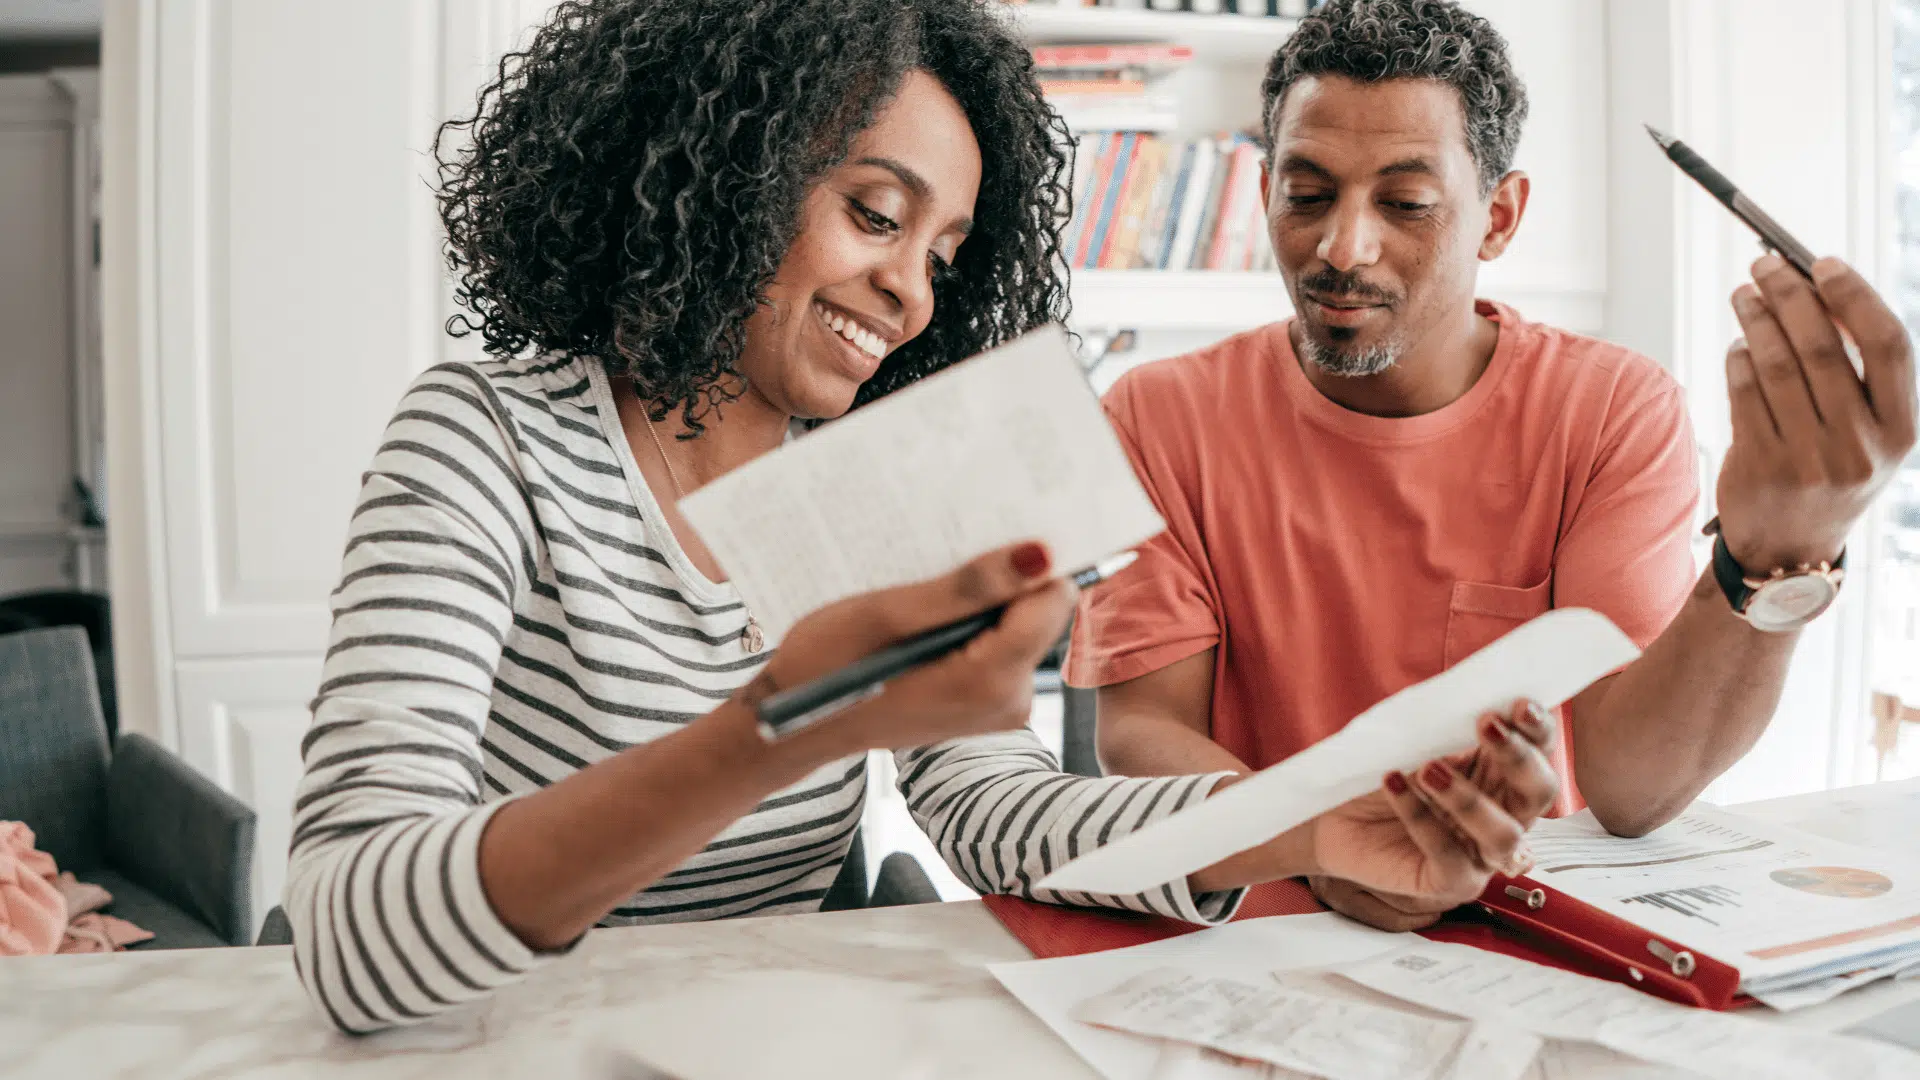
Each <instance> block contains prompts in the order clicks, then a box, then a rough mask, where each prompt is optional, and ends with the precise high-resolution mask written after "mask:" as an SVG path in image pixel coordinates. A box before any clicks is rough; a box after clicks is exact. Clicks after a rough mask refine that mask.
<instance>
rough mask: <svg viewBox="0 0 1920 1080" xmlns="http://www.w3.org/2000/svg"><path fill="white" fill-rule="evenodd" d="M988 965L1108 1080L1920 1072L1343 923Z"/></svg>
mask: <svg viewBox="0 0 1920 1080" xmlns="http://www.w3.org/2000/svg"><path fill="white" fill-rule="evenodd" d="M991 970H992V971H993V974H994V975H995V977H997V978H998V979H999V980H1000V982H1001V983H1002V985H1004V986H1006V988H1007V989H1008V990H1009V991H1010V992H1012V993H1013V995H1014V996H1015V997H1017V998H1018V999H1019V1000H1020V1002H1021V1003H1022V1004H1023V1005H1025V1006H1026V1007H1027V1008H1028V1009H1029V1010H1031V1011H1032V1012H1033V1013H1034V1015H1035V1016H1037V1017H1039V1018H1040V1020H1041V1021H1042V1022H1044V1023H1046V1024H1047V1025H1048V1026H1049V1027H1051V1028H1052V1029H1053V1030H1054V1031H1055V1032H1057V1033H1058V1034H1059V1035H1060V1036H1061V1037H1062V1038H1063V1039H1065V1040H1066V1041H1067V1043H1068V1044H1069V1045H1071V1046H1072V1047H1073V1048H1074V1049H1075V1050H1076V1051H1078V1052H1079V1053H1080V1055H1081V1056H1082V1057H1083V1058H1085V1060H1086V1061H1087V1063H1088V1064H1089V1065H1091V1066H1093V1067H1094V1069H1096V1070H1097V1071H1098V1072H1099V1073H1100V1074H1101V1075H1102V1076H1104V1077H1106V1078H1107V1080H1274V1078H1276V1077H1288V1078H1291V1077H1297V1076H1300V1075H1302V1074H1303V1073H1304V1074H1306V1075H1313V1076H1320V1077H1325V1078H1330V1080H1406V1078H1416V1080H1565V1078H1575V1077H1588V1076H1605V1077H1609V1078H1622V1080H1684V1078H1688V1077H1692V1078H1698V1077H1703V1076H1704V1077H1711V1078H1715V1080H1821V1078H1826V1080H1896V1078H1908V1077H1914V1076H1920V1055H1916V1054H1914V1053H1913V1052H1911V1051H1908V1050H1903V1049H1900V1048H1898V1047H1895V1046H1891V1045H1887V1044H1885V1043H1881V1042H1876V1041H1873V1040H1869V1039H1864V1038H1858V1037H1852V1036H1847V1035H1841V1034H1834V1033H1832V1032H1828V1031H1823V1030H1820V1029H1819V1028H1818V1027H1817V1026H1809V1025H1802V1024H1796V1023H1787V1022H1784V1021H1780V1020H1778V1019H1777V1018H1776V1019H1775V1020H1774V1022H1763V1020H1762V1019H1760V1018H1756V1016H1755V1015H1742V1014H1740V1013H1717V1012H1711V1011H1708V1010H1704V1009H1694V1008H1689V1007H1687V1006H1684V1005H1676V1004H1674V1003H1672V1002H1669V1001H1664V1000H1661V999H1659V998H1655V997H1652V996H1649V995H1646V994H1642V993H1640V992H1639V991H1637V990H1633V989H1631V988H1629V987H1626V986H1623V985H1620V984H1618V983H1613V982H1607V981H1604V980H1600V979H1592V978H1588V977H1587V976H1584V975H1576V974H1573V973H1572V972H1567V971H1561V970H1559V969H1557V968H1550V967H1546V966H1543V965H1540V964H1534V963H1530V962H1528V961H1525V960H1519V959H1516V958H1513V957H1509V956H1504V955H1501V954H1499V953H1492V952H1485V951H1482V950H1479V949H1473V948H1469V947H1467V946H1461V945H1450V944H1443V943H1437V942H1430V941H1426V940H1424V939H1422V938H1419V937H1417V936H1415V935H1412V934H1388V933H1384V932H1381V931H1378V930H1371V929H1368V928H1366V927H1363V926H1360V925H1359V924H1357V923H1354V922H1351V921H1348V920H1346V919H1343V918H1341V917H1340V916H1337V915H1333V914H1331V913H1325V914H1319V915H1288V916H1278V917H1274V918H1267V919H1250V920H1246V921H1244V922H1237V923H1231V924H1228V925H1227V926H1222V927H1217V928H1215V929H1211V930H1203V931H1200V932H1198V933H1194V934H1187V935H1183V936H1181V937H1177V938H1170V939H1167V940H1164V941H1156V942H1153V943H1151V944H1147V945H1139V946H1135V947H1134V948H1130V949H1115V950H1112V951H1109V952H1100V953H1089V954H1086V955H1084V956H1068V957H1060V958H1058V959H1052V960H1031V961H1026V962H1022V963H1011V964H996V965H993V966H992V968H991ZM1772 1015H1773V1014H1770V1013H1767V1012H1765V1011H1764V1010H1760V1011H1758V1016H1759V1017H1771V1016H1772Z"/></svg>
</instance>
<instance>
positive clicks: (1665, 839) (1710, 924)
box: [1527, 803, 1920, 1006]
mask: <svg viewBox="0 0 1920 1080" xmlns="http://www.w3.org/2000/svg"><path fill="white" fill-rule="evenodd" d="M1527 839H1528V842H1529V843H1530V844H1532V846H1533V853H1534V859H1535V862H1534V868H1533V871H1532V877H1533V878H1534V879H1535V880H1537V881H1539V882H1541V883H1542V884H1544V885H1550V886H1552V887H1553V888H1555V889H1558V890H1560V891H1561V892H1564V893H1567V894H1568V895H1570V896H1572V897H1574V898H1575V899H1577V900H1582V901H1585V902H1586V903H1589V904H1593V905H1594V906H1596V907H1599V908H1601V909H1602V910H1604V911H1606V912H1608V913H1609V914H1612V915H1617V916H1619V917H1620V918H1623V919H1626V920H1627V921H1629V922H1632V923H1635V924H1637V925H1639V926H1643V927H1646V928H1647V929H1648V930H1651V931H1652V932H1654V933H1656V934H1659V935H1661V936H1663V937H1665V938H1668V939H1670V940H1673V941H1677V942H1680V943H1681V944H1683V945H1685V946H1687V947H1688V948H1690V949H1694V950H1698V951H1699V952H1702V953H1705V954H1706V955H1708V956H1711V957H1714V958H1715V959H1717V960H1721V961H1723V962H1725V963H1728V964H1731V965H1733V966H1734V967H1736V968H1738V969H1739V970H1740V976H1741V978H1740V988H1741V989H1742V990H1743V991H1745V992H1747V993H1749V994H1752V995H1754V996H1756V997H1759V998H1760V999H1761V1000H1763V1001H1767V1002H1768V1003H1769V1004H1777V1005H1787V1006H1791V1005H1796V1004H1813V1003H1816V1002H1817V1001H1818V1000H1820V995H1819V994H1818V993H1816V994H1813V995H1797V996H1779V997H1778V1000H1776V996H1777V995H1780V994H1782V992H1784V991H1788V990H1797V989H1800V988H1803V987H1808V986H1815V987H1818V986H1819V984H1822V983H1825V981H1826V980H1830V979H1840V980H1842V982H1841V983H1840V984H1838V985H1830V986H1827V987H1826V989H1831V990H1833V991H1834V992H1835V993H1837V992H1838V991H1839V990H1842V989H1846V988H1847V985H1848V984H1850V983H1857V982H1858V981H1859V980H1858V979H1857V978H1855V979H1849V978H1848V977H1849V976H1852V975H1854V974H1855V973H1857V972H1861V971H1863V970H1866V971H1875V970H1878V971H1881V972H1883V973H1885V974H1894V973H1897V972H1899V971H1900V970H1902V969H1905V968H1908V967H1910V966H1911V965H1913V964H1915V963H1920V857H1916V856H1914V855H1906V854H1901V853H1897V852H1895V851H1880V850H1870V849H1867V848H1860V847H1855V846H1853V845H1852V844H1845V843H1841V842H1840V841H1838V840H1829V839H1827V838H1826V837H1821V836H1814V835H1812V834H1811V833H1804V832H1801V831H1799V830H1797V829H1792V828H1788V827H1787V826H1784V825H1775V824H1772V823H1769V822H1764V821H1759V820H1757V819H1754V818H1751V817H1747V816H1744V815H1741V814H1737V813H1733V812H1729V811H1726V810H1720V809H1717V808H1715V807H1713V806H1710V805H1708V804H1706V803H1695V804H1694V805H1693V806H1692V807H1690V808H1689V809H1687V810H1686V811H1685V812H1684V813H1682V814H1681V815H1680V816H1679V817H1678V818H1676V819H1674V820H1673V821H1671V822H1669V823H1668V824H1667V825H1665V826H1663V827H1661V828H1659V829H1655V830H1654V831H1653V832H1651V833H1648V834H1647V835H1646V836H1643V837H1639V838H1637V839H1627V838H1623V837H1617V836H1611V835H1609V834H1608V833H1607V831H1606V830H1605V829H1603V828H1602V827H1601V826H1600V823H1599V822H1598V821H1596V820H1594V817H1593V815H1592V813H1591V812H1587V811H1582V812H1581V813H1579V814H1575V815H1573V816H1571V817H1566V818H1561V819H1559V820H1555V821H1542V822H1540V823H1539V824H1538V825H1536V826H1534V828H1533V830H1532V831H1531V832H1529V833H1528V834H1527ZM1912 850H1916V851H1920V849H1912ZM1825 996H1827V997H1831V996H1832V994H1830V993H1829V994H1826V995H1825Z"/></svg>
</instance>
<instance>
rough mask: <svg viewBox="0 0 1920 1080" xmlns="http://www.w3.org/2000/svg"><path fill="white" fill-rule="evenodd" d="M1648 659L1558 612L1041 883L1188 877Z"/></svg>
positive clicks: (1574, 612)
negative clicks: (1501, 719)
mask: <svg viewBox="0 0 1920 1080" xmlns="http://www.w3.org/2000/svg"><path fill="white" fill-rule="evenodd" d="M1639 655H1640V650H1639V649H1638V648H1636V647H1635V646H1634V644H1633V642H1632V641H1630V640H1629V639H1628V638H1627V636H1626V635H1625V634H1623V633H1621V632H1620V629H1619V628H1618V627H1616V626H1614V625H1613V623H1611V622H1609V621H1608V620H1607V617H1606V616H1604V615H1601V614H1599V613H1598V612H1594V611H1588V610H1585V609H1583V608H1562V609H1560V610H1558V611H1552V612H1548V613H1547V614H1545V615H1542V616H1541V617H1540V618H1538V619H1535V620H1533V621H1532V622H1530V623H1527V624H1526V625H1525V626H1522V627H1520V628H1519V629H1518V630H1515V631H1514V632H1512V633H1510V634H1508V635H1507V636H1506V637H1503V638H1501V639H1500V640H1499V641H1496V642H1494V643H1493V644H1492V645H1489V646H1487V647H1486V648H1485V649H1482V650H1480V651H1479V652H1477V653H1475V654H1473V655H1472V656H1470V657H1468V658H1467V659H1466V660H1464V661H1461V662H1460V663H1459V664H1457V665H1455V666H1454V667H1453V668H1451V669H1450V670H1448V671H1445V672H1442V673H1441V674H1439V675H1436V676H1434V677H1433V678H1431V679H1428V680H1427V681H1426V682H1423V683H1420V684H1418V685H1415V686H1411V687H1408V688H1407V689H1405V690H1402V691H1400V692H1399V693H1397V694H1395V695H1393V696H1392V697H1390V698H1387V699H1386V700H1385V701H1382V702H1380V703H1379V704H1378V705H1375V706H1374V707H1373V708H1371V709H1368V710H1367V711H1366V712H1363V713H1361V714H1360V715H1359V716H1357V717H1355V718H1354V720H1353V722H1352V723H1349V724H1348V725H1347V726H1346V727H1345V728H1342V729H1341V730H1340V731H1339V732H1337V733H1335V734H1333V735H1330V736H1328V737H1327V738H1325V739H1322V740H1320V741H1319V742H1317V743H1315V744H1314V745H1312V746H1310V747H1308V748H1307V749H1305V750H1302V751H1301V752H1300V753H1297V754H1295V755H1293V756H1292V757H1290V758H1288V759H1286V760H1285V761H1282V762H1280V763H1279V764H1278V765H1274V766H1272V767H1270V768H1267V769H1264V770H1262V771H1260V772H1258V773H1255V774H1254V775H1253V776H1252V777H1250V778H1249V779H1247V780H1245V781H1243V782H1241V783H1238V784H1235V785H1233V786H1232V787H1230V788H1228V789H1227V790H1226V791H1224V792H1221V793H1220V794H1219V795H1215V796H1213V797H1212V798H1209V799H1203V800H1201V801H1200V802H1198V803H1196V804H1194V805H1193V806H1192V807H1190V808H1188V809H1186V810H1183V811H1181V812H1180V813H1178V814H1174V815H1173V816H1171V817H1168V818H1164V819H1162V820H1160V821H1158V822H1155V823H1154V824H1152V825H1149V826H1147V827H1146V828H1143V829H1140V830H1139V831H1137V832H1134V833H1130V834H1128V835H1127V836H1124V837H1122V838H1120V839H1119V840H1116V841H1114V842H1113V843H1111V844H1107V845H1105V846H1102V847H1099V848H1095V849H1094V850H1093V851H1091V852H1089V853H1087V854H1085V855H1082V856H1081V857H1080V858H1078V859H1075V860H1074V861H1073V862H1070V863H1068V864H1066V865H1065V866H1062V867H1060V868H1059V869H1058V870H1055V871H1054V872H1053V873H1051V874H1049V875H1047V876H1046V877H1045V878H1042V879H1041V881H1040V884H1039V887H1040V888H1042V889H1050V890H1053V891H1054V892H1086V893H1101V894H1105V895H1109V896H1126V895H1129V894H1132V893H1140V892H1146V891H1147V890H1149V889H1153V888H1157V887H1158V886H1160V885H1163V884H1165V883H1167V882H1169V881H1174V880H1176V879H1178V878H1182V877H1185V876H1186V875H1188V874H1191V873H1193V872H1194V871H1196V870H1199V869H1201V868H1203V867H1207V866H1211V865H1213V864H1214V863H1216V862H1219V861H1220V860H1221V859H1224V858H1226V857H1227V856H1229V855H1234V854H1237V853H1239V852H1242V851H1246V850H1247V849H1249V848H1252V847H1257V846H1259V845H1260V844H1263V843H1265V842H1266V841H1268V840H1271V839H1272V838H1274V837H1275V836H1278V835H1280V834H1281V833H1283V832H1285V831H1287V830H1288V829H1291V828H1293V827H1294V826H1295V825H1298V824H1300V823H1301V822H1303V821H1307V820H1309V819H1311V818H1313V817H1315V816H1317V815H1319V814H1323V813H1325V812H1327V811H1328V810H1331V809H1333V808H1334V807H1336V806H1339V805H1340V804H1341V803H1344V802H1346V801H1348V800H1350V799H1356V798H1359V797H1360V796H1362V795H1365V794H1366V793H1367V792H1369V791H1372V790H1373V789H1374V788H1376V787H1378V786H1380V779H1381V777H1382V776H1384V775H1385V774H1386V773H1387V772H1388V771H1389V770H1392V769H1400V770H1408V769H1414V768H1418V767H1419V766H1421V765H1423V764H1425V763H1426V762H1428V761H1431V760H1433V759H1434V758H1437V757H1443V756H1445V755H1447V754H1452V753H1458V752H1460V751H1463V750H1470V749H1472V748H1473V745H1474V742H1475V738H1476V736H1475V734H1474V725H1475V724H1476V723H1477V722H1478V721H1479V719H1480V717H1481V716H1482V715H1484V714H1486V713H1488V712H1505V711H1506V710H1507V709H1510V708H1512V706H1513V703H1514V702H1515V701H1518V700H1521V699H1523V698H1524V699H1528V700H1531V701H1537V702H1539V703H1540V704H1542V705H1545V706H1547V707H1548V708H1553V707H1555V706H1557V705H1559V704H1560V703H1561V702H1563V701H1566V700H1567V699H1568V698H1571V697H1573V696H1574V695H1575V694H1577V693H1579V692H1580V691H1582V690H1584V689H1586V688H1587V687H1588V686H1589V685H1591V684H1592V683H1593V682H1595V681H1597V680H1598V679H1600V678H1602V677H1603V676H1605V675H1607V674H1609V673H1611V672H1613V671H1615V670H1616V669H1618V668H1621V667H1624V666H1625V665H1627V664H1629V663H1631V662H1632V661H1633V660H1634V658H1635V657H1637V656H1639Z"/></svg>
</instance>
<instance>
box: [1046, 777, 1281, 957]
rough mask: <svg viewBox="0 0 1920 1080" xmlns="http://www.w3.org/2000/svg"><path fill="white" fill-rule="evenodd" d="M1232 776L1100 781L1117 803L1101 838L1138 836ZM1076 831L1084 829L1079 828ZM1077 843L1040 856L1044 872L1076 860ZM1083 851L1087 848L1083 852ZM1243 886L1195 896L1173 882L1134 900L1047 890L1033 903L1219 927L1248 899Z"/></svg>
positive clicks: (1104, 840) (1102, 826)
mask: <svg viewBox="0 0 1920 1080" xmlns="http://www.w3.org/2000/svg"><path fill="white" fill-rule="evenodd" d="M1231 775H1233V774H1232V773H1227V772H1219V773H1211V774H1208V775H1205V776H1169V777H1153V778H1129V779H1119V778H1107V779H1106V780H1105V781H1101V782H1102V783H1106V784H1111V785H1113V786H1112V787H1110V788H1108V789H1107V790H1106V791H1104V792H1102V793H1101V794H1102V799H1103V800H1104V799H1115V800H1116V801H1117V802H1118V806H1119V809H1118V810H1117V811H1116V812H1115V813H1114V815H1113V816H1112V817H1109V818H1107V819H1106V820H1105V821H1104V822H1102V823H1101V824H1100V830H1099V831H1100V840H1101V842H1102V843H1112V842H1114V841H1115V840H1118V839H1119V838H1121V837H1122V836H1125V835H1127V834H1128V833H1132V832H1137V831H1138V830H1140V829H1143V828H1145V827H1146V826H1148V825H1151V824H1153V823H1154V822H1156V821H1160V820H1162V819H1165V818H1168V817H1172V816H1173V815H1174V814H1177V813H1179V812H1180V811H1182V810H1185V809H1187V808H1188V807H1190V806H1193V805H1194V804H1196V803H1198V802H1200V801H1201V800H1202V799H1205V798H1206V797H1207V796H1208V795H1209V794H1211V793H1212V791H1213V789H1214V787H1215V786H1216V785H1218V784H1219V782H1220V781H1221V779H1223V778H1225V777H1227V776H1231ZM1075 831H1076V833H1078V832H1081V831H1082V830H1075ZM1075 849H1076V845H1072V844H1069V845H1068V857H1067V858H1062V859H1053V858H1049V857H1048V856H1049V854H1050V853H1049V852H1045V851H1043V852H1042V853H1041V854H1040V861H1041V863H1042V864H1043V865H1042V866H1041V867H1039V868H1038V869H1040V871H1041V872H1042V873H1046V872H1051V871H1052V870H1053V869H1056V868H1057V867H1059V866H1064V865H1066V864H1067V863H1068V862H1070V861H1071V860H1072V857H1073V855H1074V854H1075V853H1076V850H1075ZM1078 850H1079V851H1084V850H1085V849H1084V848H1079V849H1078ZM1246 892H1247V890H1246V889H1244V888H1239V889H1229V890H1226V891H1224V892H1212V893H1201V894H1199V895H1197V896H1196V895H1194V893H1193V892H1192V890H1190V889H1189V888H1187V879H1186V878H1185V877H1182V878H1179V879H1178V880H1175V881H1169V882H1167V883H1166V884H1165V885H1162V886H1160V887H1159V888H1157V889H1153V890H1150V891H1148V892H1145V893H1137V894H1134V895H1131V896H1108V895H1103V894H1098V893H1052V892H1050V891H1047V890H1038V889H1036V890H1032V892H1031V894H1030V895H1032V896H1033V898H1034V899H1036V900H1042V901H1046V902H1049V903H1060V904H1071V905H1077V906H1081V907H1109V908H1123V909H1125V910H1128V911H1139V912H1146V913H1150V914H1154V915H1163V916H1165V917H1167V918H1170V919H1179V920H1180V921H1182V922H1189V923H1196V924H1198V925H1201V926H1218V925H1220V924H1222V923H1225V922H1229V921H1231V920H1232V918H1233V916H1234V913H1235V912H1237V911H1238V910H1239V909H1240V901H1241V900H1242V899H1243V898H1245V896H1246Z"/></svg>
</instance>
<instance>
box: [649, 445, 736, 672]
mask: <svg viewBox="0 0 1920 1080" xmlns="http://www.w3.org/2000/svg"><path fill="white" fill-rule="evenodd" d="M640 419H642V420H645V421H646V422H647V434H648V435H651V436H653V448H654V449H655V450H657V451H659V452H660V464H662V465H665V466H666V467H667V480H668V481H669V482H670V483H672V484H673V497H674V500H675V501H680V500H683V499H685V498H686V497H687V491H686V489H685V488H683V487H681V486H680V474H679V472H677V471H675V469H674V467H673V459H672V458H670V457H668V456H667V447H666V444H665V443H662V442H661V441H660V432H659V431H657V430H655V429H654V426H653V417H651V416H649V415H647V410H646V409H645V408H642V409H641V410H640ZM740 644H741V645H742V646H743V647H745V648H746V650H747V651H748V652H750V653H757V652H759V651H760V650H761V649H764V648H766V647H767V637H766V635H765V634H763V633H761V632H760V621H759V620H758V619H755V618H754V617H753V612H751V611H749V612H747V625H746V626H745V627H743V628H742V629H741V630H740Z"/></svg>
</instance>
